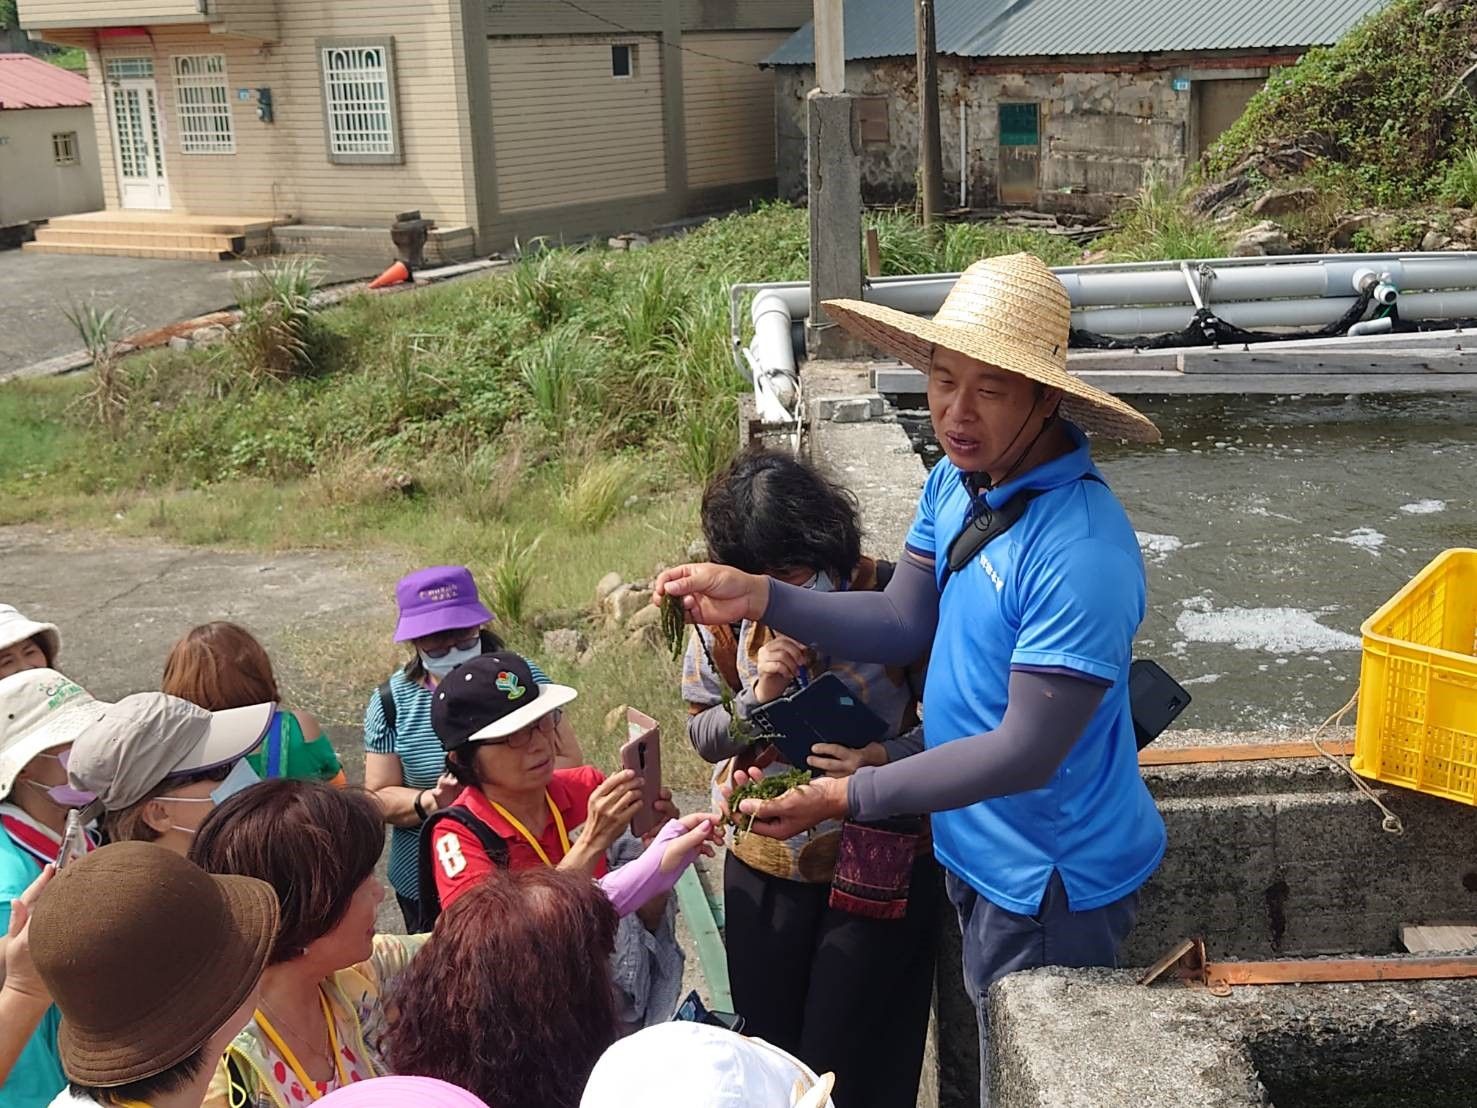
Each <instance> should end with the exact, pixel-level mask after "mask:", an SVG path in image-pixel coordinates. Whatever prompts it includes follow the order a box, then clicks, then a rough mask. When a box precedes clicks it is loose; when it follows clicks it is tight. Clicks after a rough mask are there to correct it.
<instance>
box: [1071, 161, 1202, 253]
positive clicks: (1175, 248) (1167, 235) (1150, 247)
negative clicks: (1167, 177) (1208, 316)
mask: <svg viewBox="0 0 1477 1108" xmlns="http://www.w3.org/2000/svg"><path fill="white" fill-rule="evenodd" d="M1099 245H1100V246H1101V247H1102V248H1104V249H1106V250H1107V251H1108V252H1109V254H1110V255H1111V256H1112V257H1113V258H1114V259H1115V260H1117V261H1125V262H1152V261H1161V260H1162V261H1175V260H1185V259H1190V258H1218V257H1221V256H1223V255H1224V254H1225V246H1226V243H1225V236H1224V234H1223V232H1222V231H1221V230H1220V229H1218V228H1217V227H1216V226H1215V225H1214V224H1212V223H1211V222H1209V221H1208V220H1206V219H1204V218H1197V217H1196V216H1194V215H1192V214H1190V213H1189V212H1187V211H1186V210H1185V208H1184V207H1183V206H1182V205H1181V204H1180V203H1179V200H1178V197H1177V196H1176V194H1175V190H1174V189H1172V188H1170V186H1169V185H1168V184H1167V183H1166V182H1165V181H1164V180H1163V179H1162V178H1159V177H1156V176H1153V175H1151V176H1149V178H1148V179H1147V180H1146V181H1145V182H1144V184H1143V187H1142V188H1140V189H1139V192H1138V195H1137V196H1136V197H1135V198H1134V201H1133V203H1132V204H1131V205H1130V206H1129V207H1128V208H1127V209H1126V211H1125V213H1124V215H1123V216H1122V221H1121V223H1120V225H1119V227H1118V228H1117V229H1116V230H1115V231H1114V232H1113V233H1112V234H1110V235H1108V236H1107V237H1106V238H1105V239H1103V240H1102V241H1101V242H1100V243H1099Z"/></svg>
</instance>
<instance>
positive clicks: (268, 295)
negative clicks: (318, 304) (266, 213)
mask: <svg viewBox="0 0 1477 1108" xmlns="http://www.w3.org/2000/svg"><path fill="white" fill-rule="evenodd" d="M251 268H252V272H251V273H250V274H249V275H248V276H246V277H244V278H239V279H237V281H236V301H237V303H238V304H239V305H240V306H241V322H240V323H239V324H238V325H237V326H236V327H235V328H234V329H233V330H232V331H231V332H230V338H229V344H228V348H229V349H230V350H231V351H232V353H233V354H234V355H235V361H236V365H237V368H238V369H239V370H241V371H242V372H243V373H244V374H245V375H246V376H247V377H248V378H249V379H251V380H253V381H257V382H260V381H261V380H263V379H274V380H279V381H280V380H285V379H286V378H288V377H292V376H296V375H298V374H300V373H305V372H307V371H308V370H310V369H312V368H313V358H314V351H313V348H312V342H313V337H314V336H313V328H314V323H315V320H314V316H313V310H312V306H311V305H312V296H313V293H314V291H315V290H316V289H317V288H318V285H319V282H320V281H321V280H322V273H323V271H322V267H321V266H320V265H319V263H318V260H317V259H316V258H309V257H304V256H298V255H294V256H290V257H286V258H282V259H277V260H274V261H271V262H269V263H267V264H266V265H263V266H252V267H251Z"/></svg>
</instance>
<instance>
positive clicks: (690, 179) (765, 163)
mask: <svg viewBox="0 0 1477 1108" xmlns="http://www.w3.org/2000/svg"><path fill="white" fill-rule="evenodd" d="M789 35H790V33H789V32H788V31H731V32H723V31H701V32H689V33H687V34H685V35H683V36H682V45H683V47H684V53H683V58H682V107H683V116H684V119H685V122H686V130H687V184H688V187H689V188H702V187H706V186H709V185H732V184H741V183H744V182H747V181H767V180H771V179H772V178H773V177H774V172H775V171H774V164H775V158H774V141H775V138H774V136H775V128H774V72H773V70H765V69H760V68H759V67H758V65H757V63H758V62H759V61H760V60H762V59H763V58H766V57H768V56H769V55H770V54H771V53H773V52H774V51H775V50H776V49H777V48H778V47H779V45H780V44H781V43H782V42H784V41H785V39H787V38H789Z"/></svg>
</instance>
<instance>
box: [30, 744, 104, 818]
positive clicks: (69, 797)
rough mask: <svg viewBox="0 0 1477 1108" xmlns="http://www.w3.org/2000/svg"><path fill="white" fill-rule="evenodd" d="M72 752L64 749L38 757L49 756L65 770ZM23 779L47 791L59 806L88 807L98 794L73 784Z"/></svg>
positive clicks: (47, 794)
mask: <svg viewBox="0 0 1477 1108" xmlns="http://www.w3.org/2000/svg"><path fill="white" fill-rule="evenodd" d="M71 753H72V752H71V751H70V750H64V751H62V753H60V754H38V755H36V757H38V758H48V759H50V760H51V761H53V762H55V763H56V764H57V765H59V766H61V767H62V769H63V770H65V769H66V768H67V756H68V755H69V754H71ZM22 780H23V781H25V783H26V784H27V785H30V786H31V788H33V789H35V790H36V791H37V792H43V793H45V794H46V798H47V799H48V800H50V801H51V802H52V803H53V804H55V805H56V806H57V807H58V808H86V807H87V806H88V805H89V804H91V803H92V802H93V801H94V800H96V799H97V796H96V794H94V793H88V792H83V791H82V790H81V789H74V788H72V786H71V785H49V786H48V785H43V784H41V783H40V782H39V781H32V780H31V779H30V778H28V777H27V778H22Z"/></svg>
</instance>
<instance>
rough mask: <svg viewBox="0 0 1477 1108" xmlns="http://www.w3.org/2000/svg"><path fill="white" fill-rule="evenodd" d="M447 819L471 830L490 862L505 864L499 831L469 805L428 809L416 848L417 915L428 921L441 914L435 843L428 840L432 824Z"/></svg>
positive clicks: (505, 851)
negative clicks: (418, 903)
mask: <svg viewBox="0 0 1477 1108" xmlns="http://www.w3.org/2000/svg"><path fill="white" fill-rule="evenodd" d="M448 820H449V821H451V822H452V823H458V824H460V825H461V826H463V827H465V828H466V829H467V830H468V831H470V832H472V834H473V835H475V836H476V837H477V842H478V844H479V845H480V846H481V847H482V849H483V850H484V851H486V852H487V857H488V858H489V859H491V861H492V864H493V865H494V866H496V867H497V868H498V869H507V868H508V844H507V843H506V842H504V841H503V837H502V836H501V835H499V834H498V833H497V832H496V831H494V830H493V829H492V828H491V827H488V826H487V824H485V823H483V822H482V821H481V820H480V819H478V818H477V815H476V813H474V812H473V811H472V810H471V809H469V808H463V807H460V806H458V805H455V804H453V805H452V806H451V807H450V808H442V809H441V810H440V811H437V812H432V813H431V818H430V819H428V820H426V822H425V823H423V824H421V830H420V842H419V844H418V845H417V850H416V854H417V855H418V858H417V860H418V862H419V863H420V874H419V881H420V896H419V898H418V899H419V900H420V902H421V919H422V920H424V921H425V922H426V923H427V924H428V925H429V924H433V923H435V921H436V917H437V916H439V915H440V914H441V894H440V893H439V892H437V890H436V859H435V844H434V843H433V841H432V840H433V839H434V838H435V832H436V828H437V827H438V826H439V825H440V824H442V823H444V822H446V821H448Z"/></svg>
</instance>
